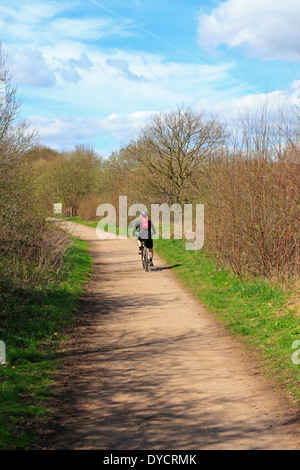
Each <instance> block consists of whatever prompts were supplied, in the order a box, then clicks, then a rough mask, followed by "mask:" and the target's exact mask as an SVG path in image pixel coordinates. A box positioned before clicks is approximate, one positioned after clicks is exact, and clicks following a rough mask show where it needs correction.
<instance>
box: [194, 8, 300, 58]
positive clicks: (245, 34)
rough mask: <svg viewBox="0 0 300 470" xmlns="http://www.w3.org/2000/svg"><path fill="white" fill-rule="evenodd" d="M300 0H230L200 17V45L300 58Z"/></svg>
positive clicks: (268, 55)
mask: <svg viewBox="0 0 300 470" xmlns="http://www.w3.org/2000/svg"><path fill="white" fill-rule="evenodd" d="M299 18H300V2H299V0H285V1H282V0H226V1H223V2H219V5H218V6H217V7H216V8H215V9H213V10H212V11H211V13H210V14H209V15H208V14H202V15H201V16H200V17H199V27H198V36H199V44H200V45H201V46H203V47H206V48H212V49H218V48H219V47H220V46H222V45H225V46H227V47H228V48H234V47H246V49H247V51H248V53H249V54H250V56H253V57H257V58H261V59H270V60H271V59H281V60H286V61H289V60H292V61H299V60H300V55H299V48H300V36H299Z"/></svg>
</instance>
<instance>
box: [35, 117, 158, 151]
mask: <svg viewBox="0 0 300 470" xmlns="http://www.w3.org/2000/svg"><path fill="white" fill-rule="evenodd" d="M150 114H151V113H150V112H146V111H145V112H144V111H140V112H134V113H131V114H126V115H120V114H115V113H112V114H110V115H108V116H106V117H105V118H104V119H100V118H98V117H87V118H74V117H72V116H57V117H55V118H47V117H42V116H37V115H36V116H31V118H30V122H31V126H32V127H34V128H35V129H37V130H38V132H39V136H40V139H41V141H42V142H43V143H44V144H45V145H50V146H52V147H53V148H60V149H62V148H66V147H72V146H74V145H76V144H79V143H82V142H86V141H89V142H91V141H93V140H94V139H96V138H98V137H101V136H108V137H110V138H111V139H112V140H114V141H117V142H128V141H129V140H130V139H132V138H135V137H137V135H138V134H139V132H140V128H141V126H143V125H144V123H145V121H146V119H147V118H148V117H149V115H150Z"/></svg>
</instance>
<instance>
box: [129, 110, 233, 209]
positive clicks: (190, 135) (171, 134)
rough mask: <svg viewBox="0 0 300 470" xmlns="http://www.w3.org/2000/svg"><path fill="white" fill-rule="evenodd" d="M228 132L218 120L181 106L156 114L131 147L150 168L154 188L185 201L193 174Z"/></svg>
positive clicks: (168, 197)
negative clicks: (168, 111)
mask: <svg viewBox="0 0 300 470" xmlns="http://www.w3.org/2000/svg"><path fill="white" fill-rule="evenodd" d="M225 131H226V126H225V125H224V124H222V123H221V122H220V121H219V120H218V119H215V118H210V119H207V118H206V117H205V116H204V114H203V113H197V112H195V111H193V110H191V109H190V108H177V109H176V110H175V111H172V112H170V113H159V114H156V115H154V116H152V117H151V118H150V119H149V122H148V124H147V125H146V126H145V127H144V129H142V132H141V135H140V138H139V139H138V141H137V144H136V146H135V148H134V147H132V149H131V150H132V151H134V152H135V155H136V159H137V160H138V161H139V162H140V163H141V164H142V165H143V166H144V167H146V169H147V170H148V171H149V173H150V175H151V177H150V179H149V181H150V184H151V185H152V189H153V191H154V192H156V193H159V194H160V195H163V196H164V197H165V199H168V201H169V202H171V203H173V202H176V203H183V202H187V194H188V189H189V185H190V184H191V181H192V176H193V174H194V173H195V172H196V171H197V170H199V168H200V167H201V165H203V163H204V162H207V161H209V159H210V158H211V157H212V155H213V154H214V152H216V150H217V149H218V148H220V147H221V146H222V145H223V144H224V142H225V138H226V132H225Z"/></svg>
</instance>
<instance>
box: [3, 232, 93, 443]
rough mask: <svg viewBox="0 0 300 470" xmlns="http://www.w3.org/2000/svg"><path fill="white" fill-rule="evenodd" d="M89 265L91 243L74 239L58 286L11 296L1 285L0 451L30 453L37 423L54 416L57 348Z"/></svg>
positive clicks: (19, 290) (18, 291)
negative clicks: (52, 394)
mask: <svg viewBox="0 0 300 470" xmlns="http://www.w3.org/2000/svg"><path fill="white" fill-rule="evenodd" d="M91 267H92V260H91V258H90V255H89V253H88V244H87V243H85V242H83V241H80V240H77V239H74V242H73V244H72V246H71V247H70V248H69V249H68V251H67V256H66V259H65V263H64V267H63V270H62V273H61V275H60V278H59V282H53V283H52V284H50V286H48V287H42V288H31V287H30V286H28V287H27V288H24V287H23V288H20V287H19V288H17V289H15V290H14V291H13V294H12V293H10V294H8V293H7V292H9V290H8V289H6V290H5V289H4V288H3V289H2V290H1V286H0V305H1V313H0V339H1V340H2V341H4V342H5V344H6V364H5V365H0V449H1V450H10V449H29V448H30V447H31V446H32V445H33V443H34V441H35V439H36V428H37V425H39V424H40V423H41V421H42V420H43V419H44V418H45V417H47V416H48V415H49V413H50V410H49V385H50V384H52V383H53V380H54V377H55V375H56V373H57V370H58V367H59V352H58V351H59V345H60V344H61V342H62V340H64V339H66V336H65V333H64V330H65V329H66V327H67V326H68V325H71V324H72V323H73V321H74V319H75V318H76V315H77V314H78V313H77V308H78V301H79V298H80V295H81V294H82V291H83V289H84V282H85V281H86V280H87V279H88V277H89V273H90V271H91ZM2 287H3V286H2ZM5 292H6V293H5Z"/></svg>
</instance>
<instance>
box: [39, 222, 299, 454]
mask: <svg viewBox="0 0 300 470" xmlns="http://www.w3.org/2000/svg"><path fill="white" fill-rule="evenodd" d="M69 226H70V227H72V230H74V227H75V232H76V235H77V236H80V238H82V239H84V240H87V241H89V242H90V246H91V249H90V252H91V255H92V257H93V259H94V263H95V264H94V274H93V277H92V280H91V282H90V283H89V286H88V291H87V293H86V295H85V296H84V298H83V300H82V304H81V307H82V321H81V323H80V324H79V326H78V328H77V329H76V337H75V340H74V344H73V349H72V354H70V356H69V358H68V359H67V362H66V364H65V368H64V369H63V372H62V375H61V379H60V380H61V383H60V384H58V385H60V386H59V387H58V390H59V393H58V394H57V397H56V400H57V402H56V405H57V410H56V412H57V417H56V428H55V432H54V433H53V434H51V435H49V436H47V445H46V446H45V447H46V448H51V449H102V450H117V449H121V450H138V449H142V450H155V449H160V450H162V449H168V450H208V449H215V450H221V449H228V450H229V449H234V450H243V449H278V450H284V449H300V445H299V444H300V441H299V433H298V431H299V421H298V420H297V419H296V417H295V411H294V412H292V411H291V410H290V408H289V406H288V404H287V403H286V402H285V401H284V400H283V399H282V397H280V396H279V395H277V393H275V392H274V391H273V390H272V389H271V388H270V387H269V386H268V385H267V384H266V383H265V381H264V380H263V378H262V375H261V373H260V370H259V369H258V368H256V367H255V366H253V365H251V364H250V361H249V356H248V355H247V354H246V353H245V352H243V350H242V348H241V346H240V345H239V344H238V343H237V342H236V341H235V340H233V339H232V338H231V337H230V336H229V335H228V334H227V333H226V331H224V329H223V327H222V326H221V325H219V324H218V323H217V322H216V321H215V320H214V319H213V318H212V316H211V315H209V314H208V313H207V312H206V311H205V309H204V308H203V307H202V306H201V305H200V304H199V303H198V302H197V301H196V300H195V299H194V298H193V297H192V295H191V294H190V293H189V292H188V291H187V290H186V289H185V288H184V287H183V286H182V285H181V284H180V283H179V282H178V281H177V280H176V278H175V276H174V274H173V273H172V269H171V268H172V267H168V266H166V264H165V263H164V262H163V261H162V260H161V259H158V258H157V257H156V259H155V267H154V268H153V270H152V271H151V272H149V273H145V272H143V270H142V267H141V263H140V260H139V258H138V256H137V247H136V244H135V242H134V241H133V240H98V239H97V238H96V236H95V230H94V229H91V228H87V227H83V226H80V227H79V226H78V225H74V224H73V225H72V224H69Z"/></svg>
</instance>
